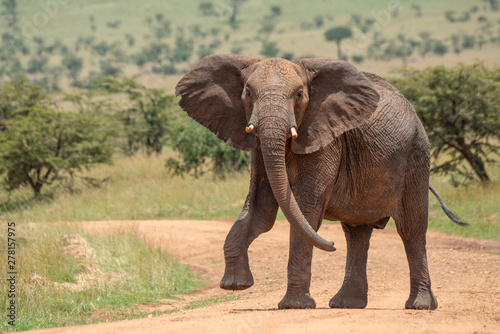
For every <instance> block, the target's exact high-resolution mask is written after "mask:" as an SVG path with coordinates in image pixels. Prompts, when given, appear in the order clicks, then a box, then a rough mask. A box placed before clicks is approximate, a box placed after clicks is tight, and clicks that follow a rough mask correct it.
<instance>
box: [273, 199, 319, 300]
mask: <svg viewBox="0 0 500 334" xmlns="http://www.w3.org/2000/svg"><path fill="white" fill-rule="evenodd" d="M312 210H314V211H315V212H313V213H307V212H305V211H304V210H303V209H302V212H303V213H304V216H305V217H306V219H307V221H308V222H310V223H311V224H312V227H313V229H314V230H316V231H317V230H318V228H319V226H320V224H321V221H322V218H323V212H324V210H323V208H322V206H321V205H320V206H318V207H316V208H314V209H312ZM312 254H313V246H312V245H311V244H309V243H307V242H306V241H304V239H302V237H300V236H299V235H298V234H297V233H296V232H295V231H294V230H293V228H291V227H290V253H289V258H288V285H287V290H286V294H285V297H283V299H282V300H281V301H280V303H279V304H278V308H279V309H304V308H316V302H315V301H314V299H313V298H312V297H311V294H310V291H309V288H310V286H311V264H312Z"/></svg>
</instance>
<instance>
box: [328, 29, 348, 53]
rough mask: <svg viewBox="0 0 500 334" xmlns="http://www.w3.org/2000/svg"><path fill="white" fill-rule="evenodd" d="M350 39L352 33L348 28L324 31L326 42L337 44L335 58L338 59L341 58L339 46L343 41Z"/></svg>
mask: <svg viewBox="0 0 500 334" xmlns="http://www.w3.org/2000/svg"><path fill="white" fill-rule="evenodd" d="M350 37H352V31H351V28H349V27H343V26H340V27H335V28H331V29H328V30H327V31H325V38H326V40H327V41H335V42H337V57H338V58H339V59H341V58H342V50H341V48H340V44H341V42H342V40H343V39H346V38H350Z"/></svg>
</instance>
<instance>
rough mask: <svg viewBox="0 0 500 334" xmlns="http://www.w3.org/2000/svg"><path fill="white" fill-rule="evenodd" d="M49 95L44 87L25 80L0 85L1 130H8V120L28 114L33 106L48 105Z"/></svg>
mask: <svg viewBox="0 0 500 334" xmlns="http://www.w3.org/2000/svg"><path fill="white" fill-rule="evenodd" d="M49 105H50V102H49V95H48V93H47V92H46V91H45V89H43V87H41V86H38V85H33V84H28V83H26V82H25V81H11V82H8V83H6V84H4V85H0V131H2V130H3V131H5V130H7V124H6V122H7V120H8V119H10V118H13V117H15V116H26V115H28V113H29V111H30V110H31V109H33V108H40V107H48V106H49Z"/></svg>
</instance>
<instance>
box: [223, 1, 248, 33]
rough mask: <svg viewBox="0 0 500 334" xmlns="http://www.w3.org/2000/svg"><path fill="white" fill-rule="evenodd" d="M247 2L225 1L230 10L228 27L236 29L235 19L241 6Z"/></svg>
mask: <svg viewBox="0 0 500 334" xmlns="http://www.w3.org/2000/svg"><path fill="white" fill-rule="evenodd" d="M246 1H247V0H227V3H228V5H229V7H230V8H231V15H230V16H229V25H230V26H231V27H233V28H237V27H238V25H237V23H236V17H237V16H238V14H239V12H240V10H241V5H243V3H245V2H246Z"/></svg>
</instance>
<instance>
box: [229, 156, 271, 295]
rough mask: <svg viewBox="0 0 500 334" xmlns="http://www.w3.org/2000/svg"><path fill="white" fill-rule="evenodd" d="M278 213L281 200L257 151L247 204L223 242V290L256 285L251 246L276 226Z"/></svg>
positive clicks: (254, 157) (253, 159)
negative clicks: (224, 264)
mask: <svg viewBox="0 0 500 334" xmlns="http://www.w3.org/2000/svg"><path fill="white" fill-rule="evenodd" d="M259 160H260V161H259ZM277 212H278V203H277V202H276V200H275V198H274V195H273V192H272V189H271V186H270V185H269V182H268V179H267V175H266V173H265V170H264V162H263V161H262V155H261V154H260V152H259V151H254V152H252V174H251V179H250V190H249V192H248V196H247V199H246V201H245V206H244V207H243V210H242V211H241V213H240V215H239V217H238V219H237V220H236V222H235V223H234V225H233V227H232V228H231V230H230V231H229V233H228V235H227V237H226V242H225V243H224V258H225V262H226V269H225V272H224V277H223V278H222V280H221V282H220V287H221V288H222V289H226V290H243V289H247V288H249V287H251V286H252V285H253V283H254V282H253V276H252V272H251V271H250V267H249V262H248V247H249V246H250V244H251V243H252V241H253V240H255V238H257V237H258V236H259V235H260V234H261V233H265V232H267V231H269V230H270V229H271V228H272V227H273V225H274V222H275V221H276V214H277Z"/></svg>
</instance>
